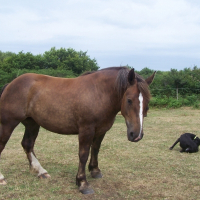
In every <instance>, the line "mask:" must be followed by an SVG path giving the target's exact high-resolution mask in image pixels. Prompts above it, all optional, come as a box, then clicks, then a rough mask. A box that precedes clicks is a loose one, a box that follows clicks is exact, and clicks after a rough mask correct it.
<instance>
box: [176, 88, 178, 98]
mask: <svg viewBox="0 0 200 200" xmlns="http://www.w3.org/2000/svg"><path fill="white" fill-rule="evenodd" d="M176 99H177V101H178V88H176Z"/></svg>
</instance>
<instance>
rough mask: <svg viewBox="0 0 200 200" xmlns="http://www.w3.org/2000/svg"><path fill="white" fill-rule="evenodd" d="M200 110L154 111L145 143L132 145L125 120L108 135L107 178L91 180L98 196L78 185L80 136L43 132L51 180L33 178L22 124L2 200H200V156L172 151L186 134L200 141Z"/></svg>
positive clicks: (7, 163)
mask: <svg viewBox="0 0 200 200" xmlns="http://www.w3.org/2000/svg"><path fill="white" fill-rule="evenodd" d="M199 118H200V112H199V110H194V109H190V108H180V109H175V110H172V109H168V110H162V109H160V110H158V109H154V110H150V111H149V113H148V117H147V118H145V121H144V133H145V135H144V138H143V139H142V140H141V141H140V142H138V143H131V142H128V140H127V136H126V126H125V123H124V119H123V117H122V116H121V115H118V116H117V117H116V121H115V124H114V126H113V127H112V129H111V130H110V131H109V132H108V133H107V134H106V137H105V139H104V141H103V143H102V146H101V150H100V153H99V166H100V168H101V170H102V173H103V178H102V179H92V178H91V177H90V174H89V172H88V171H87V179H88V181H89V183H90V185H91V186H92V187H93V189H94V191H95V194H92V195H82V194H80V193H79V192H78V188H77V186H76V185H75V176H76V173H77V169H78V139H77V136H63V135H57V134H54V133H51V132H48V131H46V130H45V129H41V131H40V134H39V136H38V138H37V140H36V145H35V153H36V155H37V157H38V159H39V161H40V163H41V164H42V166H43V167H44V168H45V169H46V170H47V171H48V172H49V174H50V175H51V179H49V180H39V179H38V178H37V177H36V176H35V175H33V174H30V173H29V167H28V161H27V159H26V156H25V153H24V152H23V149H22V147H21V145H20V142H21V140H22V137H23V131H24V128H23V126H22V125H19V126H18V127H17V128H16V130H15V131H14V133H13V135H12V136H11V138H10V140H9V142H8V144H7V146H6V148H5V150H4V151H3V153H2V156H1V162H0V166H1V171H2V173H3V174H4V176H5V177H6V179H7V182H8V184H7V185H6V186H0V199H30V200H36V199H61V200H63V199H73V200H75V199H76V200H77V199H91V200H93V199H95V200H98V199H104V200H105V199H136V200H137V199H138V200H142V199H156V200H157V199H158V200H161V199H179V200H188V199H199V197H200V195H199V191H200V181H199V180H200V173H199V166H200V165H199V160H200V153H199V152H198V153H194V154H187V153H180V152H179V150H180V147H179V146H178V145H177V146H176V147H175V148H174V150H172V151H170V150H169V147H170V146H171V145H172V144H173V143H174V142H175V140H176V139H177V138H178V137H179V136H180V134H182V133H184V132H192V133H194V134H197V135H199V136H200V131H199V126H200V125H199Z"/></svg>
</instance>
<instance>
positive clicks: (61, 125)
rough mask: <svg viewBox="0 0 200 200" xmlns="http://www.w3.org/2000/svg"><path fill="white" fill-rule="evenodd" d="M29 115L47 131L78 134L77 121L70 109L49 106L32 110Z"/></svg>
mask: <svg viewBox="0 0 200 200" xmlns="http://www.w3.org/2000/svg"><path fill="white" fill-rule="evenodd" d="M43 108H44V107H43ZM40 109H41V107H40ZM30 117H32V118H33V119H34V120H35V121H36V122H37V124H39V125H40V126H42V127H43V128H45V129H47V130H49V131H52V132H55V133H59V134H66V135H68V134H78V127H77V123H76V120H75V117H74V115H73V113H72V112H71V111H70V110H63V109H52V108H50V106H49V108H47V109H41V110H40V111H39V110H37V109H34V110H32V112H31V114H30Z"/></svg>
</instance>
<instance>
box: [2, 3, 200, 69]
mask: <svg viewBox="0 0 200 200" xmlns="http://www.w3.org/2000/svg"><path fill="white" fill-rule="evenodd" d="M51 47H56V48H57V49H59V48H61V47H63V48H66V49H67V48H73V49H75V50H76V51H80V50H82V51H87V52H88V53H87V54H88V55H89V56H90V57H91V58H92V59H93V58H95V59H96V60H97V63H98V65H99V66H100V67H101V68H105V67H111V66H120V65H121V66H123V65H127V64H128V65H129V66H131V67H134V68H135V69H136V70H141V69H143V68H144V67H148V68H150V69H154V70H162V71H169V70H170V69H171V68H174V69H178V70H181V69H184V68H193V67H194V65H197V67H198V68H200V1H199V0H0V51H3V52H6V51H11V52H15V53H18V52H19V51H23V52H31V53H33V54H34V55H36V54H43V53H44V52H45V51H49V50H50V48H51Z"/></svg>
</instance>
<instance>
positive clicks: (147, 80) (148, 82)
mask: <svg viewBox="0 0 200 200" xmlns="http://www.w3.org/2000/svg"><path fill="white" fill-rule="evenodd" d="M155 74H156V71H155V72H154V73H153V74H152V75H151V76H150V77H149V78H147V79H146V80H145V81H146V83H147V84H148V85H150V84H151V83H152V81H153V79H154V76H155Z"/></svg>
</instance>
